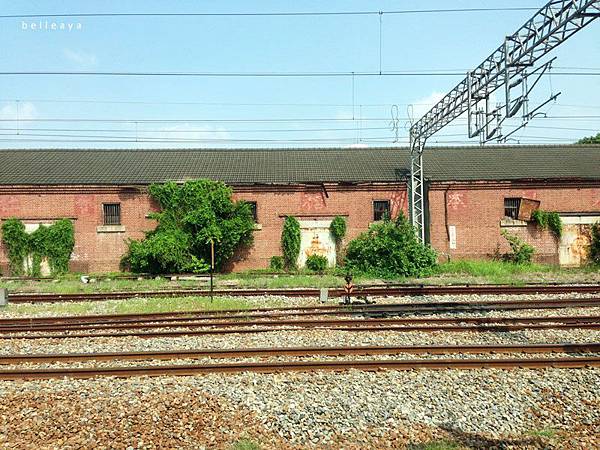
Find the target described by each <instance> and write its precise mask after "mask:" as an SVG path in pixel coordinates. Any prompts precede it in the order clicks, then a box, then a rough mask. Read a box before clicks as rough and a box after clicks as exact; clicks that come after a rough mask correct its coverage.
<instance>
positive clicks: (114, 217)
mask: <svg viewBox="0 0 600 450" xmlns="http://www.w3.org/2000/svg"><path fill="white" fill-rule="evenodd" d="M102 209H103V212H104V225H121V204H120V203H105V204H104V205H102Z"/></svg>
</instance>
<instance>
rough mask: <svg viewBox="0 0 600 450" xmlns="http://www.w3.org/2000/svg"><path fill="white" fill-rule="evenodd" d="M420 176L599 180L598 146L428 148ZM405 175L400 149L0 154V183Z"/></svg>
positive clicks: (369, 179)
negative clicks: (422, 174) (423, 172)
mask: <svg viewBox="0 0 600 450" xmlns="http://www.w3.org/2000/svg"><path fill="white" fill-rule="evenodd" d="M424 158H425V174H426V178H428V179H431V180H436V181H442V180H457V181H459V180H515V179H550V178H552V179H567V178H571V179H600V146H595V145H589V146H582V145H571V146H518V147H504V146H490V147H456V148H451V147H431V148H428V149H427V150H426V152H425V156H424ZM408 170H409V151H408V149H406V148H312V149H168V150H86V149H76V150H65V149H39V150H25V149H21V150H0V184H2V185H13V184H27V185H31V184H33V185H35V184H150V183H156V182H163V181H168V180H174V181H183V180H187V179H195V178H211V179H218V180H222V181H224V182H226V183H228V184H234V185H235V184H252V183H259V184H289V183H292V184H293V183H321V182H386V181H397V180H400V179H403V178H404V177H405V176H406V174H407V173H408Z"/></svg>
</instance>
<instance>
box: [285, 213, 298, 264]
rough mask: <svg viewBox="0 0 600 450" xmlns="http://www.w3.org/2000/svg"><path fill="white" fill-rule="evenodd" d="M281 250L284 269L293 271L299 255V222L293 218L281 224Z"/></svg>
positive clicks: (286, 219)
mask: <svg viewBox="0 0 600 450" xmlns="http://www.w3.org/2000/svg"><path fill="white" fill-rule="evenodd" d="M281 249H282V251H283V261H284V264H285V267H286V269H295V268H296V266H297V261H298V255H299V254H300V222H298V220H297V219H296V218H295V217H293V216H288V217H286V218H285V222H284V223H283V230H282V232H281Z"/></svg>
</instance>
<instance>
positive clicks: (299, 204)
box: [0, 184, 406, 273]
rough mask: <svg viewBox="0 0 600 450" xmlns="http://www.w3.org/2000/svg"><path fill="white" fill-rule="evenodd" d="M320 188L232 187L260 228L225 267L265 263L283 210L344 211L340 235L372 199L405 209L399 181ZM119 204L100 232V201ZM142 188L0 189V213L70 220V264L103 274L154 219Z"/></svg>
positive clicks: (367, 214)
mask: <svg viewBox="0 0 600 450" xmlns="http://www.w3.org/2000/svg"><path fill="white" fill-rule="evenodd" d="M326 189H327V195H326V194H325V191H324V190H323V189H322V188H321V187H315V186H294V187H290V186H283V187H266V186H263V187H260V186H259V187H252V188H249V187H239V188H236V189H235V194H234V196H235V198H236V199H244V200H249V201H256V202H257V207H258V222H259V224H260V225H261V227H262V228H261V229H260V230H256V231H255V233H254V245H253V246H252V248H250V249H248V250H246V251H245V252H242V253H241V254H240V255H239V259H238V260H237V261H234V262H233V263H232V265H231V267H230V269H232V270H244V269H249V268H266V267H268V264H269V259H270V258H271V256H273V255H279V254H280V253H281V252H280V248H279V241H280V237H281V229H282V226H283V220H284V218H285V216H286V215H294V216H297V217H298V218H302V217H311V218H314V217H323V218H333V217H334V216H335V215H346V216H347V219H348V232H347V238H348V239H351V238H353V237H355V236H356V235H358V234H359V233H360V232H361V231H364V230H366V229H367V228H368V226H369V224H370V223H371V222H372V221H373V207H372V202H373V200H391V204H392V214H393V215H396V214H397V213H398V211H399V210H400V209H403V210H404V211H405V212H406V188H405V186H404V185H401V184H387V185H383V186H378V185H366V186H347V187H343V186H336V185H332V186H327V187H326ZM103 203H120V204H121V223H122V225H123V226H124V227H125V232H124V233H100V232H98V230H97V227H98V226H100V225H102V220H103V218H102V204H103ZM154 208H155V205H153V204H152V202H151V200H150V198H149V197H148V195H147V193H146V192H145V190H143V189H141V190H136V189H131V188H129V189H128V188H126V187H123V188H119V187H103V186H68V187H12V188H9V187H3V188H0V219H6V218H10V217H17V218H19V219H22V220H23V221H24V222H29V223H36V221H38V220H48V219H58V218H63V217H67V218H71V219H74V226H75V249H74V251H73V256H72V260H71V270H72V271H76V272H107V271H116V270H118V269H119V260H120V258H121V256H122V255H123V253H124V252H125V251H126V241H127V240H128V239H140V238H142V237H143V235H144V233H143V232H144V231H146V230H150V229H152V228H153V227H154V226H155V224H154V222H153V221H152V220H149V219H147V218H146V214H147V213H148V212H150V211H151V210H153V209H154ZM0 269H1V270H2V273H7V258H6V253H5V249H4V248H2V244H0Z"/></svg>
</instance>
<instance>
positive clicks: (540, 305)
mask: <svg viewBox="0 0 600 450" xmlns="http://www.w3.org/2000/svg"><path fill="white" fill-rule="evenodd" d="M595 306H600V298H598V297H594V298H581V299H579V298H574V299H548V300H501V301H485V302H434V303H388V304H371V305H357V304H354V305H316V306H288V307H279V308H251V309H227V310H213V311H208V310H204V311H202V310H199V311H173V312H162V313H144V314H106V315H81V316H56V317H23V318H11V319H0V327H6V326H10V325H14V326H25V325H27V326H29V325H37V324H59V323H89V324H97V323H109V322H113V321H117V322H123V323H125V322H132V323H134V322H147V321H167V320H170V321H184V320H189V319H194V320H211V319H219V318H240V319H241V318H245V319H247V318H256V317H285V316H305V315H306V316H310V315H346V314H347V315H352V314H399V313H424V314H430V313H446V312H477V311H494V310H519V309H564V308H575V307H577V308H579V307H595Z"/></svg>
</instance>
